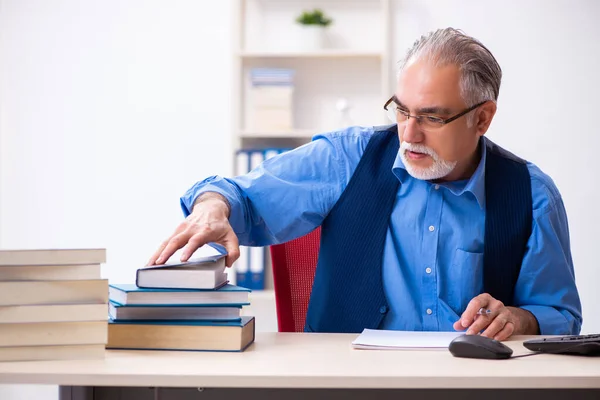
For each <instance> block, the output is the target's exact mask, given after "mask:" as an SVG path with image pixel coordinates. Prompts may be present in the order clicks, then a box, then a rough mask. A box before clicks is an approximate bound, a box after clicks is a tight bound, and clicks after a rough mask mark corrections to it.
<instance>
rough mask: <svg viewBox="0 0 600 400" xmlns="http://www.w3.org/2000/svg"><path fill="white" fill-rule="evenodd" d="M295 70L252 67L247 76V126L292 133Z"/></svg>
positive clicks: (261, 129)
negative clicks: (290, 131)
mask: <svg viewBox="0 0 600 400" xmlns="http://www.w3.org/2000/svg"><path fill="white" fill-rule="evenodd" d="M294 74H295V71H294V70H293V69H286V68H252V69H250V71H249V74H248V104H247V107H246V127H247V129H250V130H258V131H266V132H270V131H289V130H291V129H292V127H293V111H292V110H293V94H294Z"/></svg>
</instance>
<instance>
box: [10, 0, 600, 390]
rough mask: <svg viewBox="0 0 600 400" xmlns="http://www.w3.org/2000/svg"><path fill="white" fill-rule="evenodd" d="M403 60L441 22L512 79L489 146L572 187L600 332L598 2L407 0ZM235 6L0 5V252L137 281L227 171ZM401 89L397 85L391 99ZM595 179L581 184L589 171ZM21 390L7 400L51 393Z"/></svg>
mask: <svg viewBox="0 0 600 400" xmlns="http://www.w3.org/2000/svg"><path fill="white" fill-rule="evenodd" d="M394 3H395V10H394V15H393V21H394V25H395V32H394V35H395V40H396V41H395V44H394V47H395V49H397V51H398V54H397V57H396V58H398V57H399V55H400V53H401V52H403V51H404V50H405V49H406V48H407V47H408V46H409V45H410V44H411V43H412V42H413V41H414V40H415V39H416V38H417V36H418V35H420V34H421V33H423V32H425V31H427V30H430V29H434V28H437V27H442V26H454V27H457V28H462V29H463V30H465V31H466V32H467V33H469V34H472V35H474V36H476V37H478V38H480V39H481V40H482V41H483V42H484V43H485V44H486V45H487V46H488V47H489V48H490V49H491V50H492V52H493V53H494V54H495V55H496V56H497V58H498V60H499V62H500V64H501V66H502V67H503V70H504V81H503V85H502V88H501V94H500V106H499V111H498V114H497V118H496V120H495V121H494V124H493V126H492V129H491V131H490V132H489V135H490V137H491V138H492V139H494V140H495V141H497V142H498V143H500V144H501V145H503V146H506V147H508V148H509V149H511V150H513V151H515V152H516V153H517V154H520V155H521V156H523V157H526V158H528V159H530V160H532V161H534V162H535V163H537V164H538V165H539V166H540V167H541V168H542V169H543V170H545V171H546V172H547V173H549V174H550V175H551V176H552V177H553V178H554V180H555V182H556V184H557V185H558V187H559V189H560V190H561V192H562V194H563V197H564V200H565V204H566V207H567V212H568V214H569V218H570V227H571V239H572V244H573V246H572V248H573V257H574V260H575V265H576V274H577V280H578V283H579V286H580V289H581V295H582V299H583V304H584V318H585V322H584V331H596V332H600V317H599V316H600V295H599V294H598V291H597V290H596V288H595V286H596V283H597V282H600V272H598V269H597V268H596V264H597V261H596V254H595V253H594V248H595V247H597V245H596V243H595V238H596V235H595V227H596V226H599V225H600V215H599V214H598V207H597V204H598V203H599V201H600V191H599V189H598V188H597V187H596V186H595V185H594V181H593V180H591V179H590V176H593V174H594V172H596V171H597V169H598V167H597V160H596V159H594V150H595V149H596V148H598V145H599V139H598V135H597V134H596V131H597V130H598V128H597V127H596V124H595V119H596V118H595V116H596V114H597V110H598V109H600V100H599V99H598V96H597V95H596V91H597V90H598V88H600V77H599V76H598V75H597V71H600V54H599V47H600V45H598V43H599V39H600V24H597V23H596V22H597V21H596V20H595V19H596V18H597V16H598V15H600V2H596V1H594V0H587V1H586V0H577V1H574V0H553V1H544V0H528V1H522V0H505V1H502V2H496V1H494V2H492V1H477V0H461V1H459V0H455V1H445V0H427V1H423V0H398V1H395V2H394ZM231 6H232V2H231V1H211V2H208V1H194V0H177V1H169V2H166V1H160V0H152V1H150V0H145V1H142V0H138V1H136V0H129V1H118V0H110V1H96V2H92V1H85V2H82V1H78V0H52V1H45V0H0V246H1V247H5V248H6V247H40V246H51V247H54V246H59V247H62V246H68V247H79V246H102V247H107V248H108V263H107V264H106V266H105V269H104V275H105V276H106V277H109V278H110V279H111V280H113V281H130V280H132V278H133V272H134V270H135V268H137V267H138V266H140V265H141V264H142V263H144V262H145V261H146V259H147V257H149V255H150V253H151V251H152V250H154V248H155V247H156V245H157V244H158V243H159V242H160V241H161V240H162V239H163V238H164V237H165V236H166V235H168V234H169V233H170V232H171V230H172V229H173V228H174V227H175V225H176V224H177V223H178V222H179V220H180V218H181V213H180V210H179V205H178V197H179V196H180V195H181V194H182V193H183V192H184V191H185V190H186V189H187V188H188V186H189V185H190V184H191V183H193V182H194V181H196V180H197V179H199V178H202V177H204V176H206V175H210V174H214V173H219V174H229V173H230V170H231V168H230V166H231V164H232V162H231V156H232V155H231V152H230V149H231V147H232V144H231V141H230V138H229V136H228V132H230V115H229V113H228V108H227V104H229V102H230V101H231V98H230V93H231V88H230V76H231V74H230V68H231V65H230V61H231V59H230V57H231V54H230V46H229V43H230V39H231V38H230V36H231V33H232V29H231V28H232V27H231V23H230V21H231V20H230V11H231ZM390 90H392V88H390ZM584 174H585V176H584ZM31 390H32V389H31V388H30V392H24V391H22V390H21V389H20V388H19V387H12V388H0V398H2V399H3V400H4V399H11V400H12V399H17V398H33V397H35V398H38V399H42V398H53V397H55V396H56V389H55V388H52V387H50V388H49V389H48V390H47V391H43V390H42V391H39V392H37V394H36V395H33V394H32V393H31Z"/></svg>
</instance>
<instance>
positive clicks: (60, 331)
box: [0, 249, 108, 361]
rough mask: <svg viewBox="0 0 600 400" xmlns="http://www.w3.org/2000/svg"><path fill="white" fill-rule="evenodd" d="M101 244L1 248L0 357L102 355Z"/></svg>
mask: <svg viewBox="0 0 600 400" xmlns="http://www.w3.org/2000/svg"><path fill="white" fill-rule="evenodd" d="M105 262H106V250H105V249H38V250H0V361H32V360H67V359H90V358H103V357H104V349H105V345H106V341H107V316H106V311H107V304H108V280H104V279H101V274H100V268H101V264H103V263H105Z"/></svg>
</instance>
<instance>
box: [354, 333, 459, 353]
mask: <svg viewBox="0 0 600 400" xmlns="http://www.w3.org/2000/svg"><path fill="white" fill-rule="evenodd" d="M460 335H464V332H414V331H389V330H379V329H365V330H364V331H363V332H362V333H361V334H360V335H359V336H358V337H357V338H356V339H355V340H354V341H353V342H352V347H354V348H355V349H367V350H402V349H447V348H448V346H449V345H450V342H451V341H452V340H453V339H454V338H456V337H457V336H460Z"/></svg>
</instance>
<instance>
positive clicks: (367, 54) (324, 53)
mask: <svg viewBox="0 0 600 400" xmlns="http://www.w3.org/2000/svg"><path fill="white" fill-rule="evenodd" d="M238 55H239V56H240V57H242V58H246V59H254V58H382V57H383V54H382V53H381V52H380V51H368V50H335V49H331V50H321V51H309V52H296V51H294V52H275V51H240V52H238Z"/></svg>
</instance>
